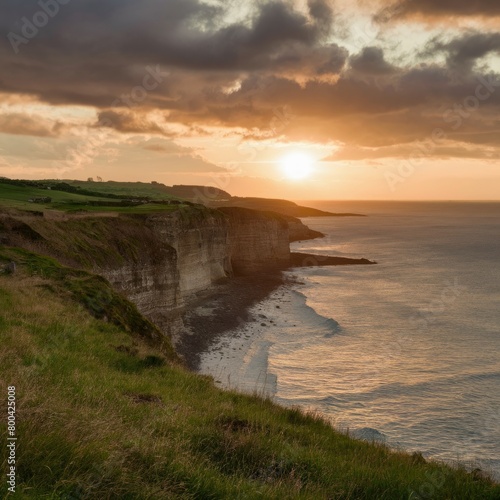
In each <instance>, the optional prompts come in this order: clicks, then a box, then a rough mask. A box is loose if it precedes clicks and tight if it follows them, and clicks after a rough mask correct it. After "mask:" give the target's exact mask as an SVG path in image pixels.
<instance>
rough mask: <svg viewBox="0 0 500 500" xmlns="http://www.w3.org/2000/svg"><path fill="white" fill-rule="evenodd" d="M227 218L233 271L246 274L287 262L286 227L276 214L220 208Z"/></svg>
mask: <svg viewBox="0 0 500 500" xmlns="http://www.w3.org/2000/svg"><path fill="white" fill-rule="evenodd" d="M220 211H221V212H222V213H224V214H225V215H226V216H227V218H228V221H229V243H230V252H231V263H232V267H233V270H234V273H235V274H239V275H249V274H255V273H259V272H263V271H266V270H269V269H280V268H285V267H287V265H288V264H289V263H290V244H289V239H290V235H289V228H288V223H287V221H286V220H285V219H283V218H282V217H280V216H279V215H277V214H273V213H267V212H258V211H254V210H249V209H245V208H221V209H220Z"/></svg>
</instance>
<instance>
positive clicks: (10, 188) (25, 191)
mask: <svg viewBox="0 0 500 500" xmlns="http://www.w3.org/2000/svg"><path fill="white" fill-rule="evenodd" d="M39 182H40V183H43V184H46V185H47V186H50V185H55V184H56V183H57V181H39ZM67 184H69V185H70V186H74V187H78V186H79V187H81V188H82V189H85V190H87V191H92V192H95V193H101V194H102V195H103V196H102V197H99V196H89V195H82V194H78V193H70V192H65V191H57V190H55V189H50V190H49V189H40V188H37V187H33V186H29V185H28V186H17V185H13V184H9V183H6V182H2V180H1V179H0V208H3V209H16V210H25V211H26V210H28V211H40V212H42V211H46V210H58V211H63V212H68V213H78V212H89V213H95V212H111V213H124V214H127V213H128V214H150V213H156V212H172V211H176V210H178V209H179V205H161V204H155V203H150V204H145V205H139V206H133V207H109V206H90V205H88V204H87V203H88V202H94V203H95V202H99V201H100V202H104V203H110V202H111V203H118V202H119V201H120V200H119V199H112V198H111V199H110V198H107V197H106V196H105V195H106V194H112V195H116V196H123V197H124V198H134V199H136V198H144V197H149V198H152V199H154V200H157V201H161V200H172V199H173V198H172V197H171V196H169V195H167V194H165V193H163V192H162V191H161V189H160V188H156V189H155V185H153V184H143V183H113V182H109V183H104V182H103V183H93V182H78V181H69V182H68V183H67ZM46 197H50V198H52V202H51V203H30V202H29V200H30V199H31V198H46ZM181 206H182V205H181Z"/></svg>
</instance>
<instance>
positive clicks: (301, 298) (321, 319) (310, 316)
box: [292, 290, 342, 338]
mask: <svg viewBox="0 0 500 500" xmlns="http://www.w3.org/2000/svg"><path fill="white" fill-rule="evenodd" d="M292 296H293V297H294V299H295V301H297V302H298V304H294V305H296V306H298V307H297V310H298V311H299V315H300V319H301V321H302V322H303V324H306V325H310V326H311V327H313V328H314V329H315V330H318V331H320V332H324V330H327V332H326V333H324V335H323V337H325V338H330V337H333V336H334V335H336V334H338V333H340V332H341V331H342V326H341V325H340V323H339V322H338V321H336V320H335V319H333V318H328V317H326V316H323V315H321V314H319V313H318V312H317V311H316V309H314V308H313V307H311V306H310V305H309V304H308V303H307V296H306V295H304V294H303V293H302V292H299V291H297V290H292Z"/></svg>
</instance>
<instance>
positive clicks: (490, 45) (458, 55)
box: [427, 32, 500, 71]
mask: <svg viewBox="0 0 500 500" xmlns="http://www.w3.org/2000/svg"><path fill="white" fill-rule="evenodd" d="M435 52H443V53H445V54H446V59H447V64H448V66H449V67H450V68H453V69H458V70H462V71H463V70H471V69H472V68H473V67H474V66H475V64H476V62H477V61H478V60H480V59H481V58H482V57H484V56H487V55H488V54H490V53H495V52H497V53H498V52H500V33H478V32H468V33H465V34H464V35H462V36H459V37H455V38H453V39H452V40H450V41H446V42H443V41H442V40H439V39H438V40H434V41H432V42H431V43H430V44H429V46H428V48H427V53H430V54H433V53H435Z"/></svg>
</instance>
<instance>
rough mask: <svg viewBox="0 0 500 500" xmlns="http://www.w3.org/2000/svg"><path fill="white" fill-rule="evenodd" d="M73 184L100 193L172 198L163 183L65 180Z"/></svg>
mask: <svg viewBox="0 0 500 500" xmlns="http://www.w3.org/2000/svg"><path fill="white" fill-rule="evenodd" d="M65 182H67V183H68V184H69V185H71V186H75V187H79V188H81V189H86V190H89V191H94V192H98V193H110V194H114V195H118V196H123V197H124V198H127V197H138V198H140V197H147V198H152V199H155V200H171V199H172V198H173V197H172V196H171V195H169V194H168V193H167V192H166V191H165V189H164V187H162V186H163V185H162V184H152V183H146V182H115V181H107V182H87V181H74V180H69V181H65Z"/></svg>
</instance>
